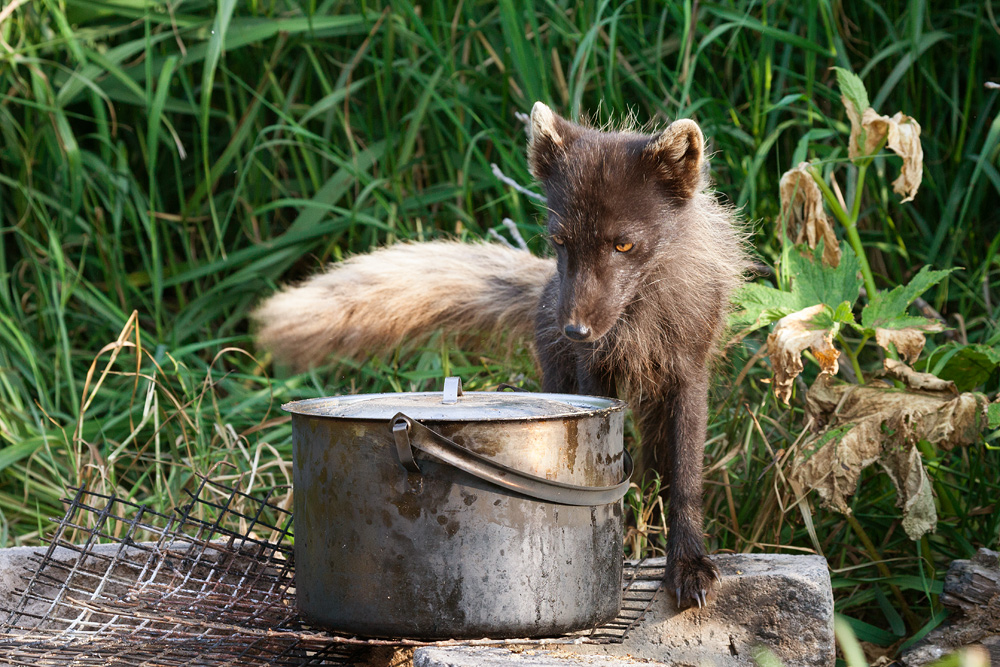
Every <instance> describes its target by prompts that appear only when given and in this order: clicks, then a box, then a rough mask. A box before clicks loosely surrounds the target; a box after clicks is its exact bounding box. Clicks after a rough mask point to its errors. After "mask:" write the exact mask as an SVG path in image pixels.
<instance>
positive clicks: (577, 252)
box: [529, 105, 746, 604]
mask: <svg viewBox="0 0 1000 667" xmlns="http://www.w3.org/2000/svg"><path fill="white" fill-rule="evenodd" d="M531 133H532V136H531V141H530V145H529V160H530V164H531V167H532V171H533V173H534V174H535V176H536V177H537V178H539V180H541V181H542V183H543V184H544V185H545V190H546V194H547V195H548V207H549V221H548V228H549V233H550V234H551V235H552V237H553V239H554V240H556V241H557V242H555V243H553V247H554V248H555V250H556V256H557V263H558V271H557V273H556V275H555V276H554V277H553V279H552V280H551V281H550V282H549V284H548V285H547V286H546V290H545V292H544V293H543V296H542V301H541V304H540V308H539V314H538V318H537V320H536V327H537V328H536V341H537V345H538V356H539V359H540V361H541V365H542V370H543V383H544V389H545V390H546V391H558V392H581V393H587V394H604V395H617V394H618V393H619V391H623V392H624V393H625V394H627V395H628V396H629V398H630V401H631V403H632V405H633V407H634V409H635V412H636V415H637V417H638V421H639V427H640V433H641V437H642V452H643V458H644V462H645V466H646V467H647V468H654V469H656V470H657V471H659V472H660V474H661V476H662V478H663V480H664V482H665V483H666V484H668V485H669V529H670V530H669V533H668V538H667V549H668V554H667V555H668V562H669V563H670V568H669V571H668V573H667V578H668V584H669V586H670V590H672V591H675V592H676V594H677V597H678V600H679V601H681V600H694V601H697V602H698V603H699V604H701V602H702V601H704V598H705V594H706V593H705V592H706V591H708V590H711V588H712V582H713V579H714V578H715V577H716V570H715V568H714V566H713V565H712V564H711V562H710V561H709V560H708V559H707V558H706V557H705V548H704V544H703V540H702V526H703V522H702V505H701V504H702V493H701V487H702V459H703V455H704V442H705V429H706V421H707V397H708V383H709V382H708V380H709V379H708V364H709V359H710V357H711V355H712V353H713V351H714V349H715V346H716V343H717V340H718V337H719V334H720V333H721V331H722V329H723V325H724V320H725V314H726V310H727V306H728V299H729V294H730V292H731V291H732V290H733V289H734V288H735V287H736V286H737V285H738V284H739V282H740V281H741V280H742V274H743V271H744V268H745V267H746V257H745V255H744V251H743V247H742V240H741V236H740V234H739V233H738V231H737V230H736V228H735V227H734V224H733V220H732V217H731V214H730V213H729V212H728V211H727V210H726V209H724V208H722V207H721V206H720V205H719V204H717V203H716V202H715V200H714V199H713V198H712V197H711V196H709V195H707V194H705V193H704V192H703V189H704V187H705V179H704V168H703V167H704V165H703V150H704V140H703V138H702V135H701V131H700V130H699V129H698V126H697V125H695V124H694V123H693V122H691V121H678V122H676V123H674V124H673V125H671V126H670V127H669V128H667V130H665V131H664V132H663V133H661V134H659V135H653V136H649V135H640V134H633V133H628V132H600V131H596V130H593V129H589V128H584V127H581V126H578V125H574V124H572V123H569V122H568V121H565V120H564V119H562V118H559V117H558V116H555V115H554V114H552V113H551V111H549V110H548V109H547V108H545V107H543V106H541V105H536V107H535V109H534V110H533V113H532V127H531ZM616 246H617V248H616ZM622 250H624V251H622ZM571 338H575V339H576V340H571Z"/></svg>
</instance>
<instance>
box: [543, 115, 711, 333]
mask: <svg viewBox="0 0 1000 667" xmlns="http://www.w3.org/2000/svg"><path fill="white" fill-rule="evenodd" d="M530 135H531V136H530V139H529V144H528V163H529V165H530V167H531V173H532V174H533V175H534V176H535V178H537V179H538V180H539V181H541V182H542V184H543V185H544V187H545V192H546V195H547V198H548V211H549V216H548V231H549V236H550V238H551V240H552V244H553V246H554V248H555V251H556V258H557V263H558V267H559V268H558V275H559V280H560V287H559V300H558V306H557V323H558V326H559V329H560V330H561V332H562V334H563V335H565V336H566V337H567V338H569V339H571V340H574V341H578V342H590V341H597V340H599V339H600V338H602V337H603V336H604V335H605V334H607V333H608V332H609V331H610V330H611V328H612V327H613V326H614V324H615V323H616V322H617V321H618V320H619V318H620V317H621V316H622V313H623V312H624V311H625V309H626V308H627V307H628V305H629V304H630V303H632V302H633V301H636V300H638V299H641V298H642V294H640V293H639V290H640V288H641V286H642V285H643V283H644V280H645V279H646V278H647V276H649V275H650V273H651V272H652V271H653V270H654V269H655V268H657V267H658V266H659V264H660V262H658V260H659V259H661V258H662V254H663V253H664V252H665V250H666V248H667V246H668V245H669V244H670V243H671V242H672V241H674V240H676V239H677V238H678V237H679V236H680V235H681V233H682V232H683V230H682V229H681V226H682V225H683V224H684V221H685V219H686V217H687V215H686V211H687V208H688V204H689V203H690V202H691V200H692V199H693V198H694V197H695V196H696V195H697V194H698V193H699V192H700V191H701V190H702V188H703V187H704V185H705V181H704V144H705V140H704V138H703V137H702V133H701V129H700V128H699V127H698V125H697V124H696V123H695V122H694V121H692V120H687V119H684V120H678V121H675V122H674V123H672V124H671V125H670V126H669V127H668V128H667V129H665V130H663V131H662V132H660V133H658V134H652V135H648V134H637V133H632V132H604V131H600V130H595V129H592V128H588V127H583V126H581V125H577V124H575V123H572V122H570V121H568V120H566V119H564V118H561V117H559V116H558V115H556V114H554V113H553V112H552V110H551V109H549V108H548V107H547V106H545V105H544V104H542V103H541V102H536V103H535V106H534V107H533V108H532V110H531V128H530Z"/></svg>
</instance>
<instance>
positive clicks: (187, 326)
mask: <svg viewBox="0 0 1000 667" xmlns="http://www.w3.org/2000/svg"><path fill="white" fill-rule="evenodd" d="M10 6H13V5H10ZM994 20H995V15H994V14H991V13H990V12H989V11H988V5H987V4H985V3H981V2H974V1H972V0H969V1H966V2H963V1H961V0H953V1H951V2H934V3H923V2H918V1H916V0H914V1H913V2H902V1H891V2H881V3H877V2H857V3H831V2H829V1H828V0H810V1H808V2H783V1H782V2H775V3H763V4H762V3H756V2H750V1H748V0H731V1H723V2H700V1H697V0H688V1H686V2H677V3H658V2H649V1H635V2H629V3H624V4H622V3H610V2H599V3H586V4H583V3H581V4H579V5H576V4H572V3H567V2H557V1H555V0H550V1H545V2H530V1H522V0H504V1H503V2H500V3H490V2H477V1H471V2H470V1H468V0H467V1H465V2H462V3H445V2H431V3H425V4H422V5H420V6H419V7H414V6H413V5H411V4H409V3H406V2H391V3H385V2H367V3H350V2H332V1H327V2H312V3H297V2H293V1H292V0H266V1H262V0H254V1H252V2H246V3H243V2H232V1H231V0H220V1H219V2H207V1H206V0H187V1H186V2H184V3H181V4H177V3H170V4H168V3H165V2H145V1H143V2H139V1H138V0H109V1H107V2H95V1H94V0H46V1H45V2H28V3H24V4H21V5H20V6H18V7H16V8H14V9H13V10H12V11H10V12H9V15H8V16H6V18H5V19H4V20H3V22H2V23H0V36H2V38H3V43H0V84H2V85H0V91H2V93H0V133H2V136H0V216H2V222H0V225H2V229H0V440H2V442H3V449H2V450H0V518H2V521H0V544H5V545H10V544H32V543H38V542H39V541H41V540H42V539H43V536H42V535H41V532H44V530H45V529H46V519H47V517H51V516H58V515H61V513H62V509H61V503H60V499H61V498H62V497H63V496H64V495H65V488H66V487H67V486H72V485H78V484H89V485H96V486H97V487H100V489H102V490H111V489H113V490H115V491H116V492H118V493H121V494H124V495H127V496H130V497H134V498H139V499H143V500H146V501H148V502H150V503H152V504H153V505H154V506H156V507H157V508H164V507H169V506H171V505H172V504H173V503H174V502H175V501H176V499H177V498H178V497H180V495H181V494H182V492H183V489H184V488H185V487H187V486H188V485H190V484H191V483H192V482H191V480H192V475H194V474H196V473H209V472H211V473H212V474H214V475H220V476H223V477H227V478H229V479H232V478H234V476H236V475H243V476H244V481H249V480H251V479H252V480H253V483H254V485H255V486H257V487H259V488H265V487H268V486H280V485H282V484H285V483H287V481H288V474H289V472H288V471H289V468H288V462H289V460H290V443H289V438H290V428H289V426H288V424H287V422H286V421H285V420H284V418H283V416H282V415H283V413H281V412H280V410H278V406H279V405H280V404H281V402H283V401H285V400H289V399H293V398H302V397H307V396H313V395H320V394H325V393H327V394H328V393H338V392H344V391H377V390H409V389H415V388H427V387H432V386H437V385H438V384H439V383H440V378H441V377H442V376H443V375H445V374H447V373H459V374H461V375H462V376H463V378H464V379H465V383H466V386H469V387H472V388H475V387H485V386H490V385H492V384H495V383H497V382H502V381H511V380H515V381H523V382H524V384H525V385H526V386H528V387H534V386H537V385H536V384H535V383H536V376H535V372H534V370H533V367H532V363H531V360H530V357H529V355H528V354H527V352H526V351H524V350H522V351H521V352H519V353H518V354H516V355H514V356H513V357H512V358H508V357H506V356H504V355H503V353H502V352H500V351H497V354H496V356H495V357H483V356H482V354H483V353H482V352H481V351H480V352H472V351H464V350H462V349H459V348H458V347H457V346H456V345H455V344H454V343H453V342H452V341H449V340H446V339H434V340H433V341H431V342H429V343H428V344H426V345H424V346H420V347H414V348H411V349H408V350H405V351H402V352H400V353H399V354H397V355H395V356H393V357H392V358H389V359H385V360H372V361H371V362H370V363H367V364H364V365H361V366H358V367H354V366H344V365H342V366H323V367H320V368H318V369H316V370H315V371H313V372H312V373H309V374H305V375H301V376H296V377H293V378H287V379H281V380H278V381H276V380H273V379H270V378H269V375H270V369H269V367H267V366H264V365H262V364H261V363H260V362H258V361H255V360H254V359H253V358H252V357H251V356H250V355H249V354H248V353H247V352H248V351H252V350H253V347H252V341H251V338H250V336H249V335H248V329H247V320H246V315H247V313H248V311H249V310H250V308H251V307H252V306H253V305H254V304H255V303H256V302H257V301H258V300H259V299H260V298H261V297H262V296H264V295H266V294H268V293H270V292H271V291H273V289H274V288H275V287H276V285H278V284H279V283H282V282H286V281H291V280H295V279H298V278H301V277H304V276H306V275H308V274H310V273H312V272H314V271H315V270H317V269H318V268H319V267H321V266H322V265H323V264H324V263H326V262H329V261H333V260H337V259H339V258H341V257H343V256H345V255H348V254H351V253H355V252H363V251H365V250H368V249H370V248H372V247H375V246H377V245H381V244H384V243H386V242H390V241H392V240H395V239H399V238H432V237H437V236H442V235H447V236H455V237H461V238H465V237H468V238H479V237H483V236H485V235H486V233H487V231H488V230H490V229H497V230H498V231H500V232H501V233H503V231H504V230H503V227H502V225H501V224H500V223H501V220H502V219H503V218H504V217H511V218H513V219H514V220H515V221H517V223H518V224H519V226H520V228H521V232H522V234H523V236H524V237H525V238H526V239H528V242H529V244H530V245H531V246H532V248H533V249H534V250H536V251H537V252H544V243H543V240H542V238H541V236H540V231H541V229H542V227H541V224H542V218H541V214H542V212H541V210H540V209H539V207H538V206H537V205H536V204H534V203H532V202H531V201H530V200H528V199H527V198H525V197H524V196H522V195H520V194H518V193H516V192H514V191H513V190H511V189H509V188H507V187H506V186H504V185H503V184H501V183H499V182H498V181H497V180H496V179H495V178H494V177H493V175H492V173H491V171H490V164H491V163H494V162H495V163H497V164H498V165H499V166H500V167H501V168H502V169H503V171H504V172H505V173H506V174H508V175H509V176H511V177H513V178H515V179H516V180H518V181H520V182H522V183H529V182H530V177H529V175H528V171H527V167H526V164H525V159H524V155H523V153H524V150H523V149H524V136H523V131H522V129H521V127H520V126H519V125H520V124H519V123H518V122H517V121H516V120H515V119H514V115H513V114H514V112H516V111H522V112H523V111H527V110H528V109H529V108H530V106H531V104H532V102H533V101H535V100H536V99H541V100H543V101H545V102H547V103H549V104H550V105H552V106H553V107H554V108H555V109H556V110H558V111H560V112H562V113H564V114H567V115H569V116H571V117H578V116H580V115H582V114H587V115H589V116H591V117H592V118H593V119H594V121H595V122H604V121H606V120H608V119H620V118H622V117H623V115H624V114H626V113H628V112H631V113H634V114H635V116H636V117H637V118H638V119H639V120H640V122H644V121H646V120H649V119H651V120H653V121H655V122H658V123H665V122H666V121H668V120H669V119H672V118H676V117H682V116H691V117H693V118H695V119H697V120H698V122H699V123H700V124H701V125H702V127H703V129H704V131H705V133H706V135H707V136H708V137H710V140H711V143H712V148H713V150H714V154H713V157H712V166H713V176H714V178H715V179H716V182H717V184H718V188H719V190H720V191H721V192H722V193H723V194H724V195H725V196H726V197H728V198H729V199H730V200H731V201H732V202H733V203H734V204H735V205H736V206H738V207H739V209H740V211H741V213H742V215H743V216H744V217H745V218H746V219H747V220H749V221H750V223H751V224H752V226H753V229H754V230H755V241H756V247H757V250H758V253H759V255H760V259H761V261H762V262H764V263H766V264H770V265H774V263H775V262H776V261H777V260H778V258H779V253H780V250H781V247H780V241H779V240H778V239H777V238H776V237H775V234H774V229H775V227H774V220H775V218H776V216H777V213H778V206H779V203H778V188H777V183H778V179H779V178H780V176H781V174H782V173H783V172H784V171H785V170H786V169H788V168H790V167H791V166H793V165H794V164H795V163H797V162H798V161H800V160H802V159H809V158H812V159H817V160H821V161H823V164H824V168H825V169H827V170H828V171H832V172H833V173H835V174H836V176H837V178H838V180H839V181H840V182H841V183H842V184H845V188H846V191H845V192H844V195H845V197H847V199H848V200H849V201H850V200H851V198H852V197H853V189H854V187H855V185H854V183H853V181H852V179H853V178H855V177H856V176H855V175H856V171H855V170H853V168H851V167H849V166H848V164H847V162H846V159H845V157H846V130H847V120H846V116H845V114H844V113H843V111H842V107H841V105H840V102H839V93H838V91H837V87H836V77H835V75H834V73H833V71H832V70H831V69H830V68H831V67H833V66H839V67H844V68H847V69H850V70H852V71H854V72H856V73H858V74H859V75H860V76H861V77H862V79H863V80H864V82H865V84H866V85H867V87H868V89H869V92H870V94H871V99H872V103H873V105H874V106H875V107H876V108H877V109H878V110H879V111H880V112H881V113H885V114H890V115H891V114H892V113H894V112H896V111H899V110H902V111H903V112H905V113H907V114H909V115H911V116H913V117H914V118H916V119H917V120H918V121H919V122H920V123H921V124H922V125H923V127H924V133H923V144H924V151H925V173H924V185H923V187H922V189H921V191H920V194H919V195H918V196H917V199H916V201H915V202H912V203H910V204H906V205H899V203H898V200H899V198H898V197H897V196H895V195H893V194H892V193H891V190H890V188H889V187H888V183H889V181H891V179H892V178H893V177H894V175H895V171H896V170H897V169H898V166H897V163H894V162H893V161H892V159H879V160H876V162H875V163H874V164H873V167H872V169H871V170H869V171H874V172H876V173H874V174H872V173H869V177H868V178H869V186H868V190H867V193H868V195H867V196H866V197H865V199H864V202H863V207H862V209H861V215H860V222H859V232H860V236H861V240H862V242H863V244H864V246H865V247H866V248H867V250H868V258H869V262H870V264H871V266H872V269H873V271H874V274H875V281H876V283H877V284H878V285H879V287H887V286H893V285H896V284H899V283H901V282H906V280H908V279H909V278H910V277H911V276H912V275H913V274H914V273H916V271H917V270H919V269H920V268H921V267H922V266H923V265H925V264H930V265H932V266H933V267H934V268H935V269H947V268H957V270H956V271H954V272H953V273H952V274H950V276H949V277H948V278H946V279H945V280H944V281H943V282H942V283H941V284H939V285H938V286H937V287H936V288H934V289H933V290H932V291H931V292H929V293H928V294H927V295H926V298H927V300H928V301H929V302H930V303H931V305H932V306H933V307H935V308H936V309H937V310H938V311H939V312H941V313H942V314H943V315H944V316H945V317H946V318H947V320H948V323H949V325H950V326H952V327H954V329H955V332H954V335H955V336H956V337H957V339H958V340H967V341H969V342H972V343H983V344H988V345H994V346H995V345H996V344H997V343H998V338H997V336H998V332H997V325H996V312H997V310H996V309H997V300H998V299H1000V289H998V287H1000V256H998V249H1000V240H998V239H1000V236H998V231H1000V206H998V204H1000V165H998V151H1000V120H998V114H997V112H998V106H1000V105H998V99H997V97H998V92H997V91H996V90H990V89H986V88H984V86H983V83H984V82H985V81H986V80H987V79H988V77H989V76H995V75H996V72H998V71H1000V33H998V31H997V30H996V28H995V24H994ZM887 176H888V177H887ZM876 181H877V185H876V186H873V184H874V183H876ZM945 340H946V338H945V337H944V336H943V335H942V334H938V335H937V336H936V337H935V338H934V339H933V340H932V341H931V343H930V347H932V348H933V347H935V346H939V345H943V344H944V343H945ZM762 342H763V337H762V336H758V335H755V336H751V337H750V338H748V339H746V340H745V341H744V342H743V343H742V344H740V345H739V346H736V347H734V348H732V349H731V350H729V352H728V358H727V360H726V362H725V363H723V364H721V365H720V374H719V375H720V377H719V379H718V383H717V388H716V392H715V400H714V401H713V416H712V425H711V433H710V438H711V440H710V443H709V446H708V452H707V461H706V463H707V469H708V471H709V472H708V475H707V480H708V487H707V489H708V491H707V494H706V510H707V516H708V517H709V525H708V533H709V534H710V535H711V537H710V546H711V548H712V549H715V550H737V551H748V550H760V551H790V552H796V553H801V552H812V551H818V552H820V553H822V554H823V555H824V556H826V558H827V559H828V561H829V562H830V566H831V568H832V571H833V576H834V584H835V588H836V590H835V592H836V595H837V606H838V610H839V611H841V612H842V613H843V614H845V615H846V616H847V617H849V618H850V619H852V621H851V622H852V623H854V624H855V626H854V630H855V632H856V633H857V634H858V636H859V637H860V638H862V639H865V640H867V641H872V642H874V643H881V644H895V643H897V642H899V641H900V640H902V639H904V638H908V637H912V636H914V635H915V634H917V633H919V632H920V631H921V628H924V627H925V626H927V624H928V623H935V622H937V621H938V620H939V619H940V618H941V615H940V609H941V608H940V604H939V601H938V594H939V592H940V587H941V581H942V576H943V571H944V569H945V568H946V567H947V563H948V562H949V561H950V560H951V559H953V558H960V557H967V556H968V555H970V554H971V553H972V551H973V550H974V549H975V548H976V547H978V546H991V547H992V548H997V545H998V534H1000V511H998V509H997V507H996V504H995V503H996V500H995V499H996V498H997V497H998V488H997V486H998V484H997V482H996V481H995V480H996V474H995V471H996V470H998V469H1000V453H998V450H997V449H996V448H995V446H996V445H997V444H998V443H997V433H992V434H989V435H987V439H986V441H985V442H981V443H979V444H977V445H976V446H973V447H969V448H967V449H964V450H961V451H952V452H943V451H942V452H930V454H931V460H930V461H929V464H930V467H931V469H932V471H933V474H934V477H935V483H936V490H937V492H938V498H937V502H938V503H939V505H940V507H939V513H940V515H941V517H942V520H941V523H940V526H939V528H938V531H937V533H936V534H935V535H932V536H930V537H928V538H925V539H924V540H922V541H921V542H919V543H913V542H911V541H910V540H908V539H907V538H906V536H905V534H904V533H903V531H902V529H901V528H900V526H899V511H898V509H897V508H896V507H895V506H894V502H895V494H894V493H893V492H892V488H891V485H890V484H889V483H888V481H887V480H886V479H885V477H884V476H883V475H878V474H876V473H875V472H874V471H873V472H871V473H870V474H866V475H865V476H864V478H863V479H862V484H861V487H860V489H861V492H860V493H858V494H857V495H856V496H855V499H854V506H853V510H854V516H855V517H856V518H857V521H858V525H860V526H861V527H862V531H863V532H864V533H865V534H866V535H868V536H869V537H870V538H871V540H872V541H873V543H874V547H875V548H876V549H877V557H878V558H880V559H883V561H884V566H883V568H881V569H880V568H879V567H877V566H876V564H875V562H874V561H873V556H872V554H871V553H870V552H869V550H868V549H867V548H866V547H865V545H863V544H862V542H861V540H860V538H859V533H858V532H857V531H856V530H854V529H852V527H851V526H850V525H849V524H848V521H847V520H846V518H845V517H844V516H842V515H840V514H837V513H834V512H831V511H829V510H824V509H822V508H820V507H819V504H818V501H817V499H816V498H815V497H814V496H812V495H808V494H806V495H804V499H801V500H800V499H799V498H798V497H797V495H796V493H795V491H794V489H792V488H791V487H790V486H789V485H788V484H787V483H786V481H785V478H784V471H785V469H786V467H787V464H788V463H789V460H788V458H787V454H788V453H789V452H791V451H793V449H794V443H795V441H796V439H797V438H798V437H799V435H800V433H801V432H802V430H803V428H804V419H803V414H802V401H801V400H798V401H797V402H793V404H792V408H791V409H789V408H785V407H784V406H780V405H778V404H776V402H775V400H774V398H773V395H772V394H770V393H769V391H768V386H767V385H766V384H763V383H762V382H761V381H762V380H763V379H765V378H767V377H769V366H768V363H767V360H766V358H764V359H761V358H760V357H759V356H757V355H756V354H755V353H756V352H757V351H758V350H759V348H760V346H761V344H762ZM261 361H264V362H266V360H261ZM860 361H861V362H862V365H863V366H864V367H865V368H869V367H871V366H872V365H873V364H875V363H876V362H877V360H876V359H875V358H874V356H872V357H871V358H863V359H861V360H860ZM806 379H807V380H811V378H809V377H807V378H806ZM979 389H980V390H984V391H987V392H990V395H991V396H995V394H996V392H997V389H998V386H997V379H996V377H991V378H989V379H987V380H986V382H985V384H982V385H980V386H979ZM987 445H990V446H992V447H994V448H993V449H990V448H988V447H987ZM220 462H226V464H227V465H224V466H220ZM637 502H639V501H638V499H637ZM654 509H655V508H654ZM656 513H657V512H656V511H652V512H650V513H649V517H647V519H648V520H650V521H654V522H655V520H656V516H655V515H656ZM650 537H651V541H652V546H654V547H655V545H656V542H657V539H658V537H657V536H656V535H651V536H650ZM633 546H638V543H637V542H633ZM646 546H649V545H646ZM886 573H888V574H886Z"/></svg>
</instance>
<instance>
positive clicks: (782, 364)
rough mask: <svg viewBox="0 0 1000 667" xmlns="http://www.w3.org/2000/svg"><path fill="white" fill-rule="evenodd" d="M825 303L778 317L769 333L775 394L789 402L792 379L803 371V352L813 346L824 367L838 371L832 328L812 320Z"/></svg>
mask: <svg viewBox="0 0 1000 667" xmlns="http://www.w3.org/2000/svg"><path fill="white" fill-rule="evenodd" d="M824 308H825V306H823V304H817V305H815V306H810V307H809V308H805V309H803V310H800V311H798V312H796V313H792V314H791V315H786V316H785V317H783V318H781V319H780V320H778V322H777V324H775V325H774V331H772V332H771V335H769V336H768V337H767V353H768V355H769V356H770V357H771V366H772V368H774V395H775V396H777V397H778V398H779V399H780V400H782V401H784V402H785V404H786V405H787V404H788V401H789V399H790V398H791V396H792V383H793V382H794V381H795V378H796V377H797V376H798V375H799V373H801V372H802V352H803V351H805V350H806V349H811V350H812V353H813V355H814V356H815V357H816V361H818V362H819V364H820V367H821V368H822V370H823V371H825V372H828V373H836V372H837V369H838V365H837V358H838V357H839V356H840V350H838V349H837V348H835V347H834V346H833V332H832V331H830V330H829V329H824V328H819V329H817V328H814V327H813V326H812V320H813V318H814V317H816V316H817V315H819V314H820V313H822V312H823V310H824Z"/></svg>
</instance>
